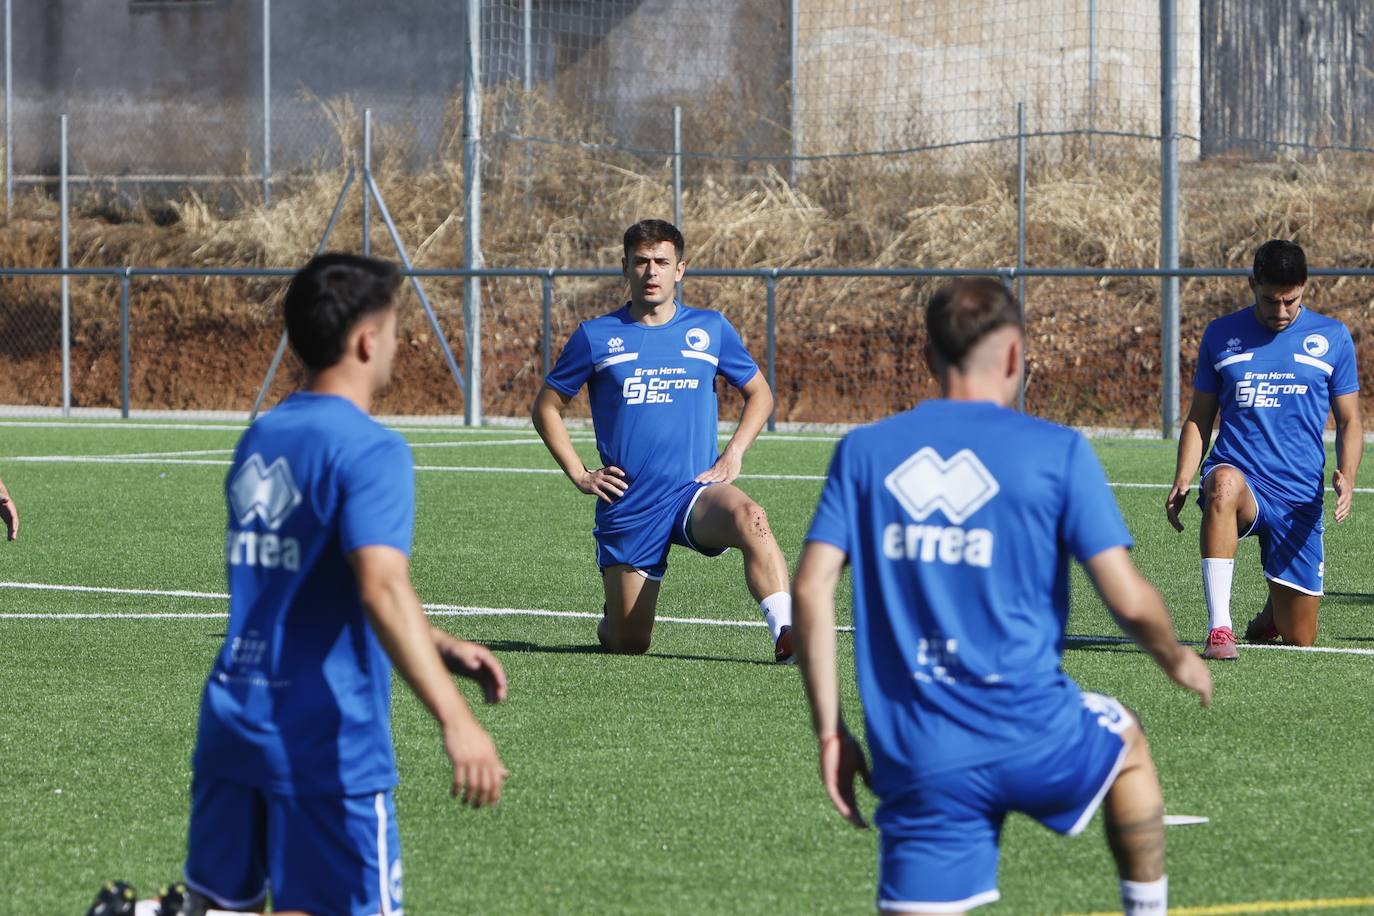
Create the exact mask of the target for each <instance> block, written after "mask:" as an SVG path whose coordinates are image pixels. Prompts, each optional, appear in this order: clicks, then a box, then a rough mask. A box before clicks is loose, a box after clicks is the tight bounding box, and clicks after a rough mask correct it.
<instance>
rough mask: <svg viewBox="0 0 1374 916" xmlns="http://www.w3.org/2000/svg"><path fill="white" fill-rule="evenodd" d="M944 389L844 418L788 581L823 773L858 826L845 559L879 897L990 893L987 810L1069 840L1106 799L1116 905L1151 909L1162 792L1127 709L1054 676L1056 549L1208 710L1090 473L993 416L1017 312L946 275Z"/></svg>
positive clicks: (1059, 614)
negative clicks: (838, 635) (843, 603)
mask: <svg viewBox="0 0 1374 916" xmlns="http://www.w3.org/2000/svg"><path fill="white" fill-rule="evenodd" d="M926 326H927V330H928V333H929V342H928V344H927V347H926V353H925V355H926V362H927V364H928V365H929V366H930V369H931V371H932V372H933V373H934V374H935V375H936V376H937V377H938V378H939V380H940V389H941V392H942V395H943V397H942V398H940V399H935V400H930V401H926V402H925V403H922V404H920V405H918V406H917V407H915V408H914V409H912V410H909V411H907V412H905V413H901V414H898V415H896V416H894V417H890V418H888V419H886V420H883V421H880V422H878V423H874V424H872V425H870V426H865V427H861V428H859V429H856V430H854V431H853V432H851V433H850V434H849V435H848V436H846V437H845V438H844V439H843V440H842V441H841V442H840V444H839V445H838V446H837V448H836V450H835V455H834V458H833V459H832V462H831V465H830V471H829V474H828V476H827V478H826V482H825V485H824V488H823V490H822V493H821V498H820V504H819V505H818V506H817V509H816V516H815V519H814V521H813V522H812V525H811V529H810V531H809V533H808V534H807V536H806V541H807V543H806V547H805V549H804V551H803V553H802V559H801V562H800V564H799V565H798V568H797V579H796V585H795V587H794V598H795V608H794V611H795V618H796V619H795V624H794V625H795V630H794V632H795V635H796V640H797V652H798V657H799V660H800V664H801V666H802V674H803V677H804V680H805V683H806V688H807V695H808V698H809V700H810V704H811V713H812V718H813V723H814V726H815V730H816V737H817V741H818V745H819V747H818V750H819V754H820V764H821V778H822V781H823V783H824V785H825V787H826V790H827V792H828V793H829V795H830V797H831V800H832V802H833V804H834V805H835V807H836V809H838V811H839V812H840V814H842V815H844V816H845V817H847V818H848V819H850V820H851V821H852V822H853V823H855V824H856V825H857V826H866V824H865V823H864V821H863V819H862V817H861V815H860V814H859V811H858V808H857V805H856V803H855V797H854V778H855V776H856V775H857V776H862V777H863V778H864V779H865V780H869V775H868V770H867V768H866V763H865V761H864V754H863V751H862V750H861V749H860V747H859V745H858V743H857V741H856V740H855V739H854V738H853V737H852V736H851V735H850V734H849V732H848V731H847V730H846V729H845V727H844V723H843V721H842V718H841V714H840V695H839V684H838V677H837V673H836V647H835V590H836V587H837V585H838V583H839V579H840V574H841V572H842V571H843V568H844V566H845V563H846V562H848V563H849V564H851V565H852V566H853V589H854V655H855V665H856V668H857V671H858V684H859V695H860V698H861V700H862V704H863V711H864V719H865V723H866V726H867V739H868V746H869V749H870V751H871V752H872V755H873V769H872V776H871V785H872V787H873V791H874V792H875V793H876V794H877V796H878V798H879V800H880V804H879V807H878V810H877V813H876V815H875V820H876V822H877V825H878V828H879V830H880V832H881V837H880V853H879V854H880V861H879V886H878V906H879V908H880V909H881V910H883V911H884V912H894V913H942V914H948V913H961V912H964V911H965V910H968V909H971V908H973V907H976V906H979V905H981V904H984V903H989V902H991V901H994V900H996V899H998V897H999V893H998V889H997V863H998V846H999V842H1000V837H1001V829H1002V823H1003V820H1004V819H1005V817H1006V815H1007V813H1008V812H1011V811H1020V812H1023V813H1025V814H1026V815H1028V816H1030V817H1032V818H1035V819H1036V820H1038V821H1039V822H1040V823H1042V824H1044V825H1045V826H1046V827H1049V828H1050V829H1051V830H1054V831H1057V832H1059V833H1064V834H1069V835H1075V834H1077V833H1079V832H1080V831H1082V830H1083V829H1084V828H1085V827H1086V826H1087V824H1088V821H1089V820H1090V819H1091V818H1092V815H1093V813H1094V811H1096V810H1097V808H1098V806H1099V805H1102V804H1104V803H1105V811H1106V827H1107V841H1108V844H1109V845H1110V846H1111V849H1112V853H1113V855H1114V857H1115V859H1116V865H1117V872H1118V876H1119V878H1120V890H1121V899H1122V902H1123V905H1124V907H1125V911H1126V913H1128V914H1140V913H1162V912H1164V911H1165V906H1166V899H1167V878H1166V877H1165V874H1164V824H1163V814H1164V802H1163V796H1162V793H1161V791H1160V787H1159V780H1158V777H1157V776H1156V774H1155V768H1154V763H1153V762H1152V760H1151V757H1150V752H1149V748H1148V746H1147V745H1146V743H1145V735H1144V732H1143V731H1142V730H1141V727H1140V724H1139V722H1138V721H1137V720H1136V717H1135V716H1134V714H1132V713H1131V712H1130V711H1129V710H1128V709H1126V708H1125V707H1123V706H1122V705H1121V704H1120V703H1118V702H1117V701H1116V700H1114V699H1112V698H1111V697H1108V696H1103V695H1100V694H1094V693H1085V692H1082V691H1081V690H1080V689H1079V687H1078V685H1077V684H1076V683H1074V681H1073V680H1072V679H1070V678H1069V677H1068V675H1066V674H1065V673H1064V671H1063V668H1062V667H1061V664H1060V662H1061V656H1062V654H1063V650H1064V626H1065V623H1066V621H1067V619H1068V614H1069V559H1070V557H1073V558H1076V559H1077V560H1078V561H1079V562H1080V563H1082V564H1083V566H1084V568H1085V569H1086V570H1087V573H1088V576H1089V577H1090V578H1091V579H1092V581H1093V584H1094V585H1095V586H1096V588H1097V591H1098V593H1099V594H1100V595H1101V597H1102V600H1103V601H1104V602H1105V603H1106V605H1107V608H1108V610H1109V611H1110V612H1111V613H1112V616H1113V617H1114V618H1115V619H1116V620H1117V622H1118V623H1119V624H1120V626H1121V627H1122V629H1123V630H1125V631H1126V633H1128V634H1129V635H1130V636H1131V637H1132V638H1134V639H1135V640H1136V642H1137V643H1139V644H1140V645H1141V646H1142V647H1143V648H1144V649H1145V650H1146V651H1147V652H1148V653H1149V654H1150V655H1151V656H1152V657H1153V658H1154V660H1155V661H1156V662H1157V663H1158V664H1159V666H1160V667H1161V668H1162V669H1163V670H1164V672H1165V673H1166V674H1167V675H1168V676H1169V677H1170V678H1172V679H1173V680H1174V681H1175V682H1177V683H1178V684H1180V685H1182V686H1184V687H1186V688H1188V689H1189V690H1193V691H1195V692H1197V693H1198V694H1199V696H1200V697H1201V700H1202V704H1203V705H1204V706H1206V705H1208V704H1209V703H1210V701H1211V692H1212V684H1211V678H1210V676H1209V674H1208V672H1207V668H1206V665H1205V664H1204V663H1203V662H1202V660H1201V659H1200V658H1198V656H1197V655H1196V654H1194V653H1193V652H1190V651H1188V650H1187V649H1185V648H1184V647H1183V646H1181V645H1180V644H1179V643H1178V641H1177V640H1176V639H1175V637H1174V632H1173V627H1172V625H1171V623H1170V621H1169V616H1168V613H1167V612H1166V610H1165V607H1164V603H1163V601H1162V599H1161V598H1160V596H1159V593H1158V592H1157V591H1156V590H1155V589H1154V587H1153V586H1151V585H1150V584H1149V583H1148V582H1147V581H1146V580H1145V579H1144V578H1143V577H1142V576H1141V575H1140V573H1139V572H1137V571H1136V568H1135V566H1134V564H1133V563H1132V562H1131V560H1130V557H1129V555H1128V554H1127V548H1128V547H1130V546H1131V537H1130V535H1129V534H1128V533H1127V531H1126V526H1125V523H1124V522H1123V521H1122V518H1121V513H1120V511H1119V510H1118V508H1117V505H1116V500H1115V499H1114V497H1113V496H1112V493H1111V491H1110V490H1109V489H1108V487H1107V483H1106V478H1105V475H1104V474H1103V471H1102V467H1101V465H1100V464H1099V463H1098V461H1097V458H1096V456H1094V454H1093V451H1092V449H1091V447H1090V446H1089V445H1088V443H1087V441H1086V440H1084V438H1083V437H1082V436H1081V435H1079V434H1078V433H1077V432H1074V431H1073V430H1070V429H1065V428H1063V427H1061V426H1056V425H1054V424H1052V423H1048V422H1046V421H1044V420H1040V419H1037V418H1034V417H1029V416H1026V415H1024V414H1021V413H1017V412H1016V411H1014V410H1011V409H1009V407H1008V405H1010V404H1011V403H1012V402H1013V401H1014V400H1015V398H1016V392H1017V388H1018V385H1019V383H1020V379H1021V374H1022V348H1023V336H1022V327H1021V319H1020V315H1019V312H1018V309H1017V305H1016V302H1015V300H1014V299H1013V298H1012V296H1011V295H1010V294H1009V293H1008V292H1007V291H1006V289H1005V288H1004V287H1003V286H1002V285H1001V284H1000V283H998V282H996V281H993V280H963V281H959V282H956V283H954V284H952V285H950V286H948V287H946V288H944V289H942V290H940V291H939V292H937V293H936V294H935V295H934V296H933V297H932V298H931V300H930V304H929V308H928V309H927V312H926Z"/></svg>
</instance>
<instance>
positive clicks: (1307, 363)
mask: <svg viewBox="0 0 1374 916" xmlns="http://www.w3.org/2000/svg"><path fill="white" fill-rule="evenodd" d="M1193 387H1194V388H1195V389H1197V390H1198V391H1206V392H1210V393H1211V394H1215V395H1216V396H1217V404H1218V407H1219V413H1220V416H1221V424H1220V430H1219V431H1218V433H1217V438H1216V443H1215V444H1214V445H1213V446H1212V450H1211V453H1210V454H1208V456H1207V460H1206V461H1205V462H1204V463H1203V466H1202V473H1203V474H1204V475H1205V474H1206V473H1207V471H1209V470H1211V468H1213V467H1214V466H1216V465H1218V464H1230V465H1234V466H1235V467H1236V468H1238V469H1239V470H1240V471H1241V472H1243V473H1244V474H1245V475H1246V477H1248V478H1250V479H1252V480H1257V481H1258V482H1259V483H1260V484H1261V485H1262V486H1265V488H1266V489H1267V490H1269V491H1270V492H1272V493H1274V494H1275V495H1277V496H1280V497H1282V498H1283V499H1285V500H1287V501H1288V502H1289V503H1291V504H1294V505H1304V504H1311V503H1317V504H1320V503H1321V500H1322V487H1323V473H1324V468H1325V466H1326V445H1325V443H1324V442H1323V441H1322V430H1324V429H1325V428H1326V418H1327V415H1328V414H1329V413H1330V411H1331V401H1332V400H1333V399H1334V398H1337V397H1339V396H1341V395H1343V394H1350V393H1351V392H1355V391H1359V390H1360V382H1359V378H1358V376H1357V374H1356V369H1355V344H1354V342H1353V341H1352V340H1351V339H1350V332H1349V331H1348V330H1346V327H1345V325H1344V324H1342V323H1341V322H1339V321H1337V320H1336V319H1334V318H1328V317H1326V316H1325V315H1319V314H1317V313H1316V312H1314V311H1312V310H1311V309H1307V308H1304V309H1302V310H1301V311H1300V312H1299V313H1298V317H1297V318H1296V319H1295V320H1294V321H1293V323H1292V324H1290V325H1289V326H1288V327H1286V328H1284V329H1283V330H1282V331H1279V332H1277V333H1275V332H1274V331H1272V330H1270V329H1269V328H1267V327H1265V326H1264V325H1263V324H1261V323H1260V321H1259V319H1258V318H1256V317H1255V310H1254V307H1253V306H1251V307H1250V308H1246V309H1242V310H1241V311H1239V312H1233V313H1232V314H1230V315H1225V316H1223V317H1221V318H1218V319H1216V320H1215V321H1213V322H1212V323H1211V324H1209V325H1207V330H1206V331H1205V332H1203V335H1202V346H1201V347H1200V348H1199V352H1198V360H1197V371H1196V373H1195V374H1194V376H1193Z"/></svg>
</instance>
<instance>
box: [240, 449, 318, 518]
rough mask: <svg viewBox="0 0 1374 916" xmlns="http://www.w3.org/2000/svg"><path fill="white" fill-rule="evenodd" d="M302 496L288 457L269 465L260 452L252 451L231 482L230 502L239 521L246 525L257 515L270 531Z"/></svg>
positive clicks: (298, 503)
mask: <svg viewBox="0 0 1374 916" xmlns="http://www.w3.org/2000/svg"><path fill="white" fill-rule="evenodd" d="M303 498H304V497H303V496H302V495H301V491H300V488H299V487H297V486H296V481H295V479H294V478H293V477H292V476H291V467H290V466H289V465H288V464H287V463H286V459H285V458H278V459H277V460H276V461H274V462H272V464H271V466H270V467H269V466H267V465H266V464H265V463H264V462H263V460H262V456H261V455H258V454H254V455H251V456H249V458H248V460H247V461H245V462H244V463H243V466H242V467H240V468H239V470H238V473H237V474H235V475H234V479H233V480H232V481H230V483H229V504H230V506H231V507H232V508H233V510H234V518H235V519H237V520H238V523H239V524H240V525H247V524H248V523H249V522H250V521H252V520H253V517H254V516H257V517H258V518H260V519H262V520H263V522H264V523H265V524H266V525H267V528H268V530H269V531H276V530H277V529H278V528H280V527H281V525H282V522H284V521H286V519H287V516H289V515H290V514H291V511H292V510H293V509H295V508H296V507H297V506H299V505H300V504H301V500H302V499H303Z"/></svg>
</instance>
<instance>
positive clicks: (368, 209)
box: [363, 108, 372, 257]
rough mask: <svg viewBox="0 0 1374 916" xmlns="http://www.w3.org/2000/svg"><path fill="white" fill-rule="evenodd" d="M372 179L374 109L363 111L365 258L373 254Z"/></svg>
mask: <svg viewBox="0 0 1374 916" xmlns="http://www.w3.org/2000/svg"><path fill="white" fill-rule="evenodd" d="M371 177H372V109H371V108H364V109H363V256H364V257H368V256H370V255H371V254H372V200H371V198H369V197H368V196H367V181H368V179H369V178H371Z"/></svg>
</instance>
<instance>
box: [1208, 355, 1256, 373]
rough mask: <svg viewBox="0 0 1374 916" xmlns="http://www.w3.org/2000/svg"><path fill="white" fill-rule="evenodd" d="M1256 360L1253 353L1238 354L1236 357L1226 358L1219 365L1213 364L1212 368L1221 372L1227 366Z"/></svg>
mask: <svg viewBox="0 0 1374 916" xmlns="http://www.w3.org/2000/svg"><path fill="white" fill-rule="evenodd" d="M1254 358H1255V354H1253V353H1237V354H1235V355H1234V356H1228V357H1226V358H1225V359H1223V360H1222V361H1221V362H1219V363H1213V364H1212V368H1213V369H1216V370H1218V371H1219V370H1221V369H1223V368H1225V367H1226V366H1229V365H1231V364H1232V363H1246V362H1249V361H1250V360H1252V359H1254Z"/></svg>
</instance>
